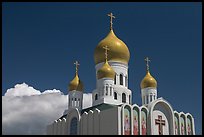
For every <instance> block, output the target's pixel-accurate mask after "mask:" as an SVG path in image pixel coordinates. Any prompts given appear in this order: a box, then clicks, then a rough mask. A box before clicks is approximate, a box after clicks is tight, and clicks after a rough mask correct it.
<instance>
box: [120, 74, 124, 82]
mask: <svg viewBox="0 0 204 137" xmlns="http://www.w3.org/2000/svg"><path fill="white" fill-rule="evenodd" d="M120 85H123V74H120Z"/></svg>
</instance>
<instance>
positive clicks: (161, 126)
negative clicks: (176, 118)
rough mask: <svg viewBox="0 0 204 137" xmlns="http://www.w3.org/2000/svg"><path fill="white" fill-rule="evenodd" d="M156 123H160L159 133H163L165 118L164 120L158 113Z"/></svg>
mask: <svg viewBox="0 0 204 137" xmlns="http://www.w3.org/2000/svg"><path fill="white" fill-rule="evenodd" d="M155 124H156V125H159V135H163V126H165V120H162V116H160V115H158V119H155Z"/></svg>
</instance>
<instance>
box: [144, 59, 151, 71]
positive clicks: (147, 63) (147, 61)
mask: <svg viewBox="0 0 204 137" xmlns="http://www.w3.org/2000/svg"><path fill="white" fill-rule="evenodd" d="M145 61H146V65H147V71H149V62H150V60H149V58H148V57H146V58H145Z"/></svg>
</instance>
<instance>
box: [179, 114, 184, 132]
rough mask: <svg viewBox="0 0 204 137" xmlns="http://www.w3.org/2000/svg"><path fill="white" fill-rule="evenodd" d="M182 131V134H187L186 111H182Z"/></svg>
mask: <svg viewBox="0 0 204 137" xmlns="http://www.w3.org/2000/svg"><path fill="white" fill-rule="evenodd" d="M179 120H180V131H181V132H180V133H181V135H186V117H185V115H184V113H182V112H181V113H180V118H179Z"/></svg>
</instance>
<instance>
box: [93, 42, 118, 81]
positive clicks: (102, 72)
mask: <svg viewBox="0 0 204 137" xmlns="http://www.w3.org/2000/svg"><path fill="white" fill-rule="evenodd" d="M103 49H105V63H104V64H103V66H102V67H101V68H100V69H99V70H98V72H97V78H98V79H101V78H112V79H114V77H115V71H114V70H113V69H112V67H111V66H110V65H109V64H108V50H109V48H108V46H107V45H106V46H104V47H103Z"/></svg>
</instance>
